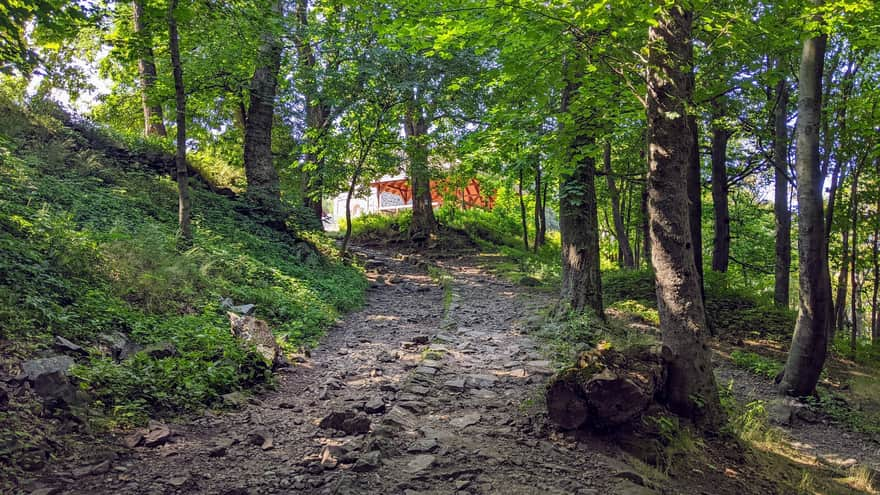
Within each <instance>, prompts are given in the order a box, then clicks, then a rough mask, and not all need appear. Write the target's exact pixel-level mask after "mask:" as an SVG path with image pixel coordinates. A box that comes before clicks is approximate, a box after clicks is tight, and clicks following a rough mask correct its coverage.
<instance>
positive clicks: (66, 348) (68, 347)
mask: <svg viewBox="0 0 880 495" xmlns="http://www.w3.org/2000/svg"><path fill="white" fill-rule="evenodd" d="M52 346H53V347H54V348H55V349H56V350H58V351H60V352H66V353H71V354H79V355H81V356H87V355H88V354H89V352H88V351H87V350H85V349H83V348H82V347H80V346H78V345H76V344H74V343H73V342H71V341H69V340H67V339H65V338H64V337H62V336H60V335H56V336H55V342H54V343H53V344H52Z"/></svg>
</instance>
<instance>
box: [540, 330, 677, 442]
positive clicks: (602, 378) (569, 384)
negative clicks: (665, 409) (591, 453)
mask: <svg viewBox="0 0 880 495" xmlns="http://www.w3.org/2000/svg"><path fill="white" fill-rule="evenodd" d="M665 379H666V367H665V360H664V359H663V353H662V350H661V349H659V348H637V349H631V350H628V351H626V352H620V351H616V350H612V349H601V348H600V349H595V350H592V351H589V352H585V353H583V354H581V356H580V358H579V359H578V364H577V366H575V367H574V368H570V369H568V370H565V371H563V372H561V373H559V374H558V375H556V376H555V377H554V378H553V379H552V380H551V382H550V384H549V386H548V387H547V393H546V399H547V412H548V414H549V416H550V420H551V421H553V422H554V423H556V424H557V425H559V426H560V427H562V428H565V429H576V428H582V427H589V428H592V429H608V428H614V427H617V426H621V425H624V424H627V423H630V422H632V421H633V420H635V419H637V418H639V417H640V416H641V414H642V412H644V411H645V409H647V408H648V406H649V405H650V404H651V402H652V401H653V400H654V397H655V396H656V395H657V393H658V392H660V391H661V389H662V388H663V384H664V383H665Z"/></svg>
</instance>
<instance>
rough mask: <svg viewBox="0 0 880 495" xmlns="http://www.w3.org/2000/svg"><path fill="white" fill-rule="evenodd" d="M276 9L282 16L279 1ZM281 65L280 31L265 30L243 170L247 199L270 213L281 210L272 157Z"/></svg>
mask: <svg viewBox="0 0 880 495" xmlns="http://www.w3.org/2000/svg"><path fill="white" fill-rule="evenodd" d="M273 10H274V13H275V15H278V16H280V15H281V3H280V2H276V3H275V4H274V6H273ZM280 68H281V44H280V42H279V40H278V38H277V34H276V33H275V32H273V31H272V30H267V31H266V32H265V33H263V39H262V43H261V45H260V51H259V56H258V59H257V67H256V69H254V75H253V77H252V78H251V84H250V105H249V106H248V113H247V119H246V121H245V133H244V171H245V177H246V178H247V198H248V200H249V201H250V202H251V203H252V204H254V205H255V206H257V207H258V208H261V209H265V210H267V211H270V212H278V211H280V209H281V186H280V184H279V180H278V171H277V170H275V164H274V162H273V160H272V124H273V121H274V118H275V117H274V116H275V90H276V88H277V85H278V71H279V70H280Z"/></svg>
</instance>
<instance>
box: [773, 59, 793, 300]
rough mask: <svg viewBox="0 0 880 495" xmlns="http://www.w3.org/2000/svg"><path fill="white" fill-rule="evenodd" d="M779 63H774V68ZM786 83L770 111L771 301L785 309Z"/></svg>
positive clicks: (787, 258) (778, 87)
mask: <svg viewBox="0 0 880 495" xmlns="http://www.w3.org/2000/svg"><path fill="white" fill-rule="evenodd" d="M781 65H782V62H781V61H779V62H777V67H779V66H781ZM787 108H788V83H787V81H786V80H785V78H784V77H783V78H781V79H780V80H779V82H778V83H776V108H775V109H774V111H773V165H774V169H775V179H776V180H775V189H776V191H775V193H776V194H775V201H774V205H773V212H774V214H775V218H776V283H775V286H774V289H773V301H774V302H775V303H776V305H777V306H780V307H784V308H787V307H788V300H789V287H790V286H791V210H790V209H789V206H788V142H787V141H788V126H787V124H786V122H787V121H788V113H787Z"/></svg>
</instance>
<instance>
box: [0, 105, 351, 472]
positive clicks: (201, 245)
mask: <svg viewBox="0 0 880 495" xmlns="http://www.w3.org/2000/svg"><path fill="white" fill-rule="evenodd" d="M49 113H52V114H55V115H57V114H58V113H57V111H55V112H47V111H40V112H37V111H33V110H28V109H24V108H21V107H19V106H17V105H15V104H13V103H11V102H9V101H2V100H0V355H2V358H0V359H2V360H0V379H2V382H5V386H4V385H3V383H0V399H4V400H2V401H0V467H3V468H4V469H13V470H14V469H36V468H38V467H39V465H40V464H41V463H40V462H39V460H40V457H45V456H46V455H47V453H48V452H51V451H53V450H57V449H55V448H54V447H53V445H51V441H47V440H46V439H47V438H49V437H51V434H52V431H50V430H52V428H55V427H62V426H64V427H67V426H65V425H68V426H69V425H70V424H73V425H74V426H75V427H77V428H79V427H81V426H82V423H85V424H86V425H92V426H94V425H98V426H102V425H109V426H116V425H123V426H124V425H130V424H136V423H143V422H144V421H145V420H146V418H147V417H148V416H149V415H167V414H176V413H180V412H186V411H192V410H197V409H199V408H202V407H205V406H215V405H218V404H220V403H221V402H222V395H223V394H226V393H229V392H233V391H237V390H241V389H246V388H248V387H252V386H254V385H257V384H263V383H271V374H270V373H269V372H268V370H267V369H266V367H265V366H261V365H260V363H259V360H258V359H257V358H255V356H254V354H253V353H252V352H250V351H249V350H248V349H245V348H243V347H242V346H240V345H239V343H238V342H236V341H235V340H234V339H233V337H232V336H231V335H230V331H229V320H228V317H227V315H226V311H225V309H224V308H223V307H222V304H221V300H222V299H224V298H228V299H229V300H231V301H233V302H234V303H235V304H242V303H250V304H255V305H256V310H255V313H256V316H257V317H259V318H262V319H265V320H267V321H268V322H269V323H270V325H271V327H272V329H273V331H274V332H275V334H276V336H277V337H278V338H279V340H280V341H281V342H282V345H283V346H285V347H286V348H287V349H294V348H296V347H298V346H301V345H308V343H309V342H311V341H314V340H315V339H316V338H317V337H318V336H319V335H320V334H321V333H322V331H323V330H324V329H325V328H326V327H327V326H328V325H330V324H331V323H333V322H334V321H335V320H336V319H337V318H338V316H339V315H340V314H341V313H342V312H344V311H346V310H349V309H352V308H355V307H358V306H359V305H360V304H361V303H362V299H363V292H364V289H365V287H366V282H365V279H364V277H363V274H362V272H361V271H360V269H358V268H356V267H352V266H350V265H347V264H345V263H342V261H341V260H340V259H339V258H338V257H336V255H335V254H334V248H333V246H332V244H331V243H330V242H328V241H327V240H326V239H324V238H323V237H322V236H320V235H318V234H314V233H306V232H304V233H297V234H296V237H294V235H293V234H291V233H290V231H292V230H295V228H294V229H288V231H287V232H282V231H279V230H274V229H272V228H270V227H268V226H265V225H263V224H261V223H259V221H258V219H255V218H252V217H251V216H249V215H248V210H247V207H246V205H244V204H243V203H242V202H240V201H238V200H235V199H234V198H229V197H227V196H224V195H220V194H217V193H215V192H212V190H211V188H210V187H208V186H207V184H206V183H205V182H204V181H201V180H196V179H193V180H192V181H191V186H192V187H191V189H192V203H193V213H194V218H193V226H194V245H193V247H192V248H191V249H188V250H187V251H186V252H183V253H179V252H178V250H177V248H176V228H177V225H176V224H177V193H176V186H175V183H174V181H173V180H172V178H171V177H169V176H168V175H167V174H166V173H165V172H164V171H163V170H162V168H161V167H157V166H156V160H157V157H159V162H161V161H162V160H161V153H158V152H143V151H131V152H127V151H126V150H125V149H124V148H123V147H121V146H120V145H118V144H115V145H112V146H110V145H107V146H103V145H102V146H99V147H98V148H95V147H94V146H95V142H96V141H95V139H94V138H95V136H101V133H100V132H99V131H98V132H96V133H95V134H94V135H86V134H84V133H83V132H82V129H79V130H75V129H73V128H71V127H69V126H66V125H64V124H63V123H62V121H61V120H59V118H56V117H51V116H47V114H49ZM102 140H103V141H100V142H104V143H112V140H111V139H110V138H108V137H107V136H103V137H102ZM157 153H158V154H157ZM300 237H302V238H307V239H308V241H309V242H308V243H306V242H303V241H302V240H301V239H300ZM309 245H314V246H317V249H318V251H319V253H318V254H315V252H314V251H313V250H312V249H311V247H310V246H309ZM60 338H63V339H66V340H67V341H69V343H72V344H74V346H73V347H71V346H69V345H67V344H65V343H64V341H62V340H60ZM59 345H61V346H62V347H64V346H67V348H66V349H59V347H58V346H59ZM151 345H153V346H152V347H150V346H151ZM77 346H78V347H81V348H82V350H78V349H75V347H77ZM144 348H146V352H137V353H133V352H131V351H135V350H137V349H144ZM56 354H66V355H68V356H70V357H74V358H75V359H76V364H75V365H74V366H73V367H72V368H71V369H70V370H69V371H68V374H69V375H70V376H71V378H72V380H73V381H74V383H75V384H78V387H79V388H80V389H81V390H82V391H84V392H86V393H88V395H89V399H90V401H91V402H92V404H93V405H97V406H98V407H97V408H95V407H92V408H91V409H89V412H87V413H86V412H82V411H80V412H72V411H75V408H73V409H72V410H69V409H71V408H63V409H65V411H64V413H63V414H61V413H60V412H59V410H55V411H53V410H52V408H51V407H48V406H46V407H43V408H40V407H33V403H32V402H30V399H31V397H32V396H31V395H30V393H29V392H28V390H29V389H30V388H32V387H33V384H29V383H27V380H23V379H21V378H20V375H19V373H20V371H21V363H22V361H23V360H28V359H33V358H35V357H46V356H52V355H56ZM114 358H115V359H114ZM72 402H78V401H72ZM96 411H99V412H100V413H101V414H98V415H96V414H97V412H96ZM69 416H72V417H73V418H74V421H72V422H71V421H68V419H69ZM52 417H54V418H55V419H58V421H49V419H48V418H52ZM38 418H39V419H38ZM28 421H30V423H29V422H28ZM37 422H39V423H42V424H43V425H44V426H45V425H46V424H51V425H53V427H52V428H46V429H45V431H42V432H39V433H38V432H37V431H36V429H34V428H32V427H29V425H30V426H33V424H36V423H37ZM27 452H30V453H32V454H29V455H23V453H27ZM34 452H36V453H35V454H33V453H34Z"/></svg>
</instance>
